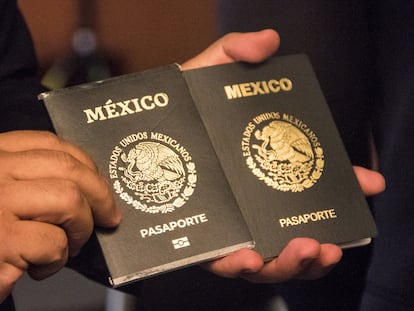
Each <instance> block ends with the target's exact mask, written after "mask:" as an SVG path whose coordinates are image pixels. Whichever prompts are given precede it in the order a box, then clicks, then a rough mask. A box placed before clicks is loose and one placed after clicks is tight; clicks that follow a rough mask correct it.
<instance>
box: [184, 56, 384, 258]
mask: <svg viewBox="0 0 414 311" xmlns="http://www.w3.org/2000/svg"><path fill="white" fill-rule="evenodd" d="M184 75H185V78H186V80H187V83H188V85H189V88H190V91H191V94H192V97H193V100H194V103H195V105H196V106H197V109H198V111H199V113H200V116H201V118H202V120H203V123H204V125H205V126H206V128H207V131H208V134H209V137H210V141H211V142H212V143H213V146H214V149H215V151H216V153H217V156H218V158H219V160H220V163H221V165H222V167H223V170H224V172H225V175H226V178H227V180H228V181H229V183H230V186H231V189H232V192H233V194H234V197H235V198H236V200H237V203H238V205H239V208H240V210H241V211H242V214H243V216H244V219H245V221H246V222H247V225H248V227H249V230H250V232H251V234H252V236H253V239H254V241H255V243H256V246H255V249H256V250H257V251H258V252H259V253H260V254H261V255H262V256H263V257H264V258H265V259H270V258H273V257H275V256H277V254H278V253H280V251H281V250H282V249H283V247H284V246H285V245H286V244H287V243H288V241H289V240H291V239H292V238H295V237H310V238H314V239H316V240H318V241H319V242H321V243H335V244H338V245H340V246H342V247H344V248H345V247H351V246H357V245H362V244H367V243H369V242H370V240H371V238H372V237H373V236H375V235H376V226H375V223H374V220H373V218H372V215H371V212H370V210H369V207H368V205H367V202H366V199H365V197H364V196H363V194H362V192H361V188H360V186H359V183H358V181H357V179H356V177H355V174H354V171H353V169H352V165H351V163H350V160H349V158H348V155H347V153H346V150H345V148H344V146H343V143H342V141H341V138H340V135H339V133H338V130H337V128H336V125H335V123H334V121H333V118H332V115H331V112H330V110H329V107H328V105H327V103H326V100H325V98H324V96H323V94H322V92H321V89H320V86H319V84H318V81H317V79H316V76H315V74H314V72H313V69H312V66H311V64H310V62H309V60H308V58H307V57H306V56H305V55H291V56H284V57H279V58H273V59H271V60H269V61H268V62H267V63H264V64H261V65H249V64H232V65H221V66H214V67H209V68H205V69H201V70H193V71H188V72H185V73H184Z"/></svg>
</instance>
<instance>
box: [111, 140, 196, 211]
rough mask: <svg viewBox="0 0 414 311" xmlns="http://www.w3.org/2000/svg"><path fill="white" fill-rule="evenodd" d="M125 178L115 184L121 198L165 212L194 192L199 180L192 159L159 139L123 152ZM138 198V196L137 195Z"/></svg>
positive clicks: (136, 205) (121, 169) (140, 206)
mask: <svg viewBox="0 0 414 311" xmlns="http://www.w3.org/2000/svg"><path fill="white" fill-rule="evenodd" d="M120 159H121V161H122V163H123V165H122V166H119V167H118V169H119V170H120V171H122V172H123V173H122V176H121V177H120V180H122V182H123V184H124V185H125V186H126V188H128V189H130V190H132V191H133V195H131V194H130V193H131V191H130V192H129V193H128V192H127V191H125V190H124V188H123V187H122V186H121V184H120V182H119V181H116V184H115V185H114V188H115V191H116V192H117V193H119V194H120V196H121V198H122V199H123V200H124V201H126V202H127V203H128V204H131V205H133V206H134V207H135V209H139V210H142V211H145V212H149V213H159V212H162V213H165V212H171V211H174V210H175V209H176V208H178V207H181V206H182V205H184V203H185V202H186V201H187V200H188V198H189V196H191V195H192V193H193V191H194V187H195V183H196V180H197V177H196V171H195V165H194V163H193V162H187V163H186V162H183V160H182V159H181V158H180V156H179V154H178V153H177V152H175V151H174V150H173V149H172V148H170V147H169V146H167V145H163V144H161V143H159V142H156V141H142V142H139V143H138V144H136V145H135V146H133V147H132V148H131V149H129V151H126V152H124V153H122V154H121V155H120ZM135 198H136V199H135Z"/></svg>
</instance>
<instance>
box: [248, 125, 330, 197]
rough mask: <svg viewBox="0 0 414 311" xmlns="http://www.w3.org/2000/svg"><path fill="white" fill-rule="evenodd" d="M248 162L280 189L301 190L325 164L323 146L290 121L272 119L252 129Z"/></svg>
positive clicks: (271, 184) (315, 177)
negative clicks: (315, 144)
mask: <svg viewBox="0 0 414 311" xmlns="http://www.w3.org/2000/svg"><path fill="white" fill-rule="evenodd" d="M254 137H255V138H256V140H257V142H258V143H257V144H252V145H251V149H252V156H251V157H248V158H247V160H246V162H247V165H248V166H249V167H250V168H251V169H252V171H253V174H255V175H256V176H257V177H259V179H261V180H263V181H264V182H265V183H266V184H267V185H269V186H271V187H273V188H275V189H277V190H280V191H291V192H300V191H303V190H304V189H306V188H310V187H311V186H313V185H314V184H315V183H316V181H317V180H318V179H319V178H320V176H321V175H322V171H323V166H324V158H323V150H322V148H321V147H319V146H318V147H314V146H313V145H312V143H311V142H310V140H309V138H308V137H307V135H306V134H305V133H304V132H302V131H301V130H300V129H299V128H297V127H296V126H294V125H293V124H291V123H288V122H285V121H281V120H273V121H270V122H269V123H268V124H267V125H265V126H264V127H263V128H262V129H261V130H260V129H257V130H256V131H255V132H254ZM257 165H258V166H259V167H257Z"/></svg>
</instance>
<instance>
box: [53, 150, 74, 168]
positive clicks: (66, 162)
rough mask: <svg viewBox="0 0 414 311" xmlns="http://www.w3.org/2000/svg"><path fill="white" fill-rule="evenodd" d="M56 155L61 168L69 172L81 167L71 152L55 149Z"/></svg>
mask: <svg viewBox="0 0 414 311" xmlns="http://www.w3.org/2000/svg"><path fill="white" fill-rule="evenodd" d="M54 155H55V157H56V160H57V162H58V163H59V166H60V169H61V170H64V171H67V172H75V171H76V170H77V169H78V168H79V162H78V161H77V160H76V159H75V158H74V157H73V156H72V155H70V154H69V153H66V152H63V151H55V152H54Z"/></svg>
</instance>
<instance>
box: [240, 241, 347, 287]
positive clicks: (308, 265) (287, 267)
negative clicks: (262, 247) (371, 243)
mask: <svg viewBox="0 0 414 311" xmlns="http://www.w3.org/2000/svg"><path fill="white" fill-rule="evenodd" d="M341 256H342V251H341V249H340V248H339V247H337V246H334V245H332V247H329V248H324V247H321V245H320V244H319V243H318V242H317V241H315V240H313V239H309V238H297V239H294V240H292V241H290V242H289V244H288V245H287V246H286V247H285V248H284V249H283V251H282V252H281V253H280V255H279V256H278V257H277V258H275V259H273V260H271V261H269V262H267V263H266V264H265V265H264V266H263V268H262V269H261V270H260V271H259V272H257V273H250V274H248V273H245V274H243V275H242V277H243V278H244V279H247V280H249V281H251V282H255V283H274V282H276V283H277V282H283V281H286V280H290V279H294V278H298V277H305V276H306V275H308V274H309V275H310V274H312V273H314V275H313V276H315V277H316V276H318V275H319V274H318V273H317V272H314V271H313V270H312V268H314V267H315V265H317V264H316V262H320V263H321V265H323V266H324V267H325V266H326V267H328V266H329V267H331V266H332V265H334V264H336V263H337V262H338V261H339V260H340V258H341ZM318 272H319V273H320V272H321V269H319V271H318Z"/></svg>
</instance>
